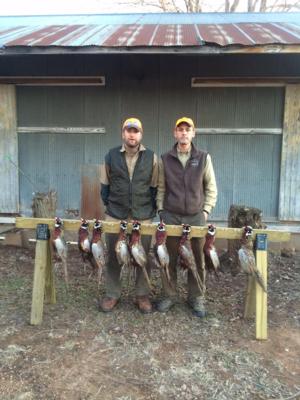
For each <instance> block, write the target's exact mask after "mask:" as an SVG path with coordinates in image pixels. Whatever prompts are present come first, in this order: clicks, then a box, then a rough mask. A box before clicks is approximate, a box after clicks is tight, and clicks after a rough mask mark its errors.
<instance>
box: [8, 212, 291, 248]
mask: <svg viewBox="0 0 300 400" xmlns="http://www.w3.org/2000/svg"><path fill="white" fill-rule="evenodd" d="M90 222H91V224H90V225H91V227H90V228H92V221H90ZM37 224H48V225H49V227H50V229H53V227H54V220H52V219H48V218H24V217H17V218H16V227H17V228H22V229H35V228H36V226H37ZM79 226H80V221H79V220H72V219H65V220H64V229H65V230H70V231H77V230H78V229H79ZM131 226H132V225H131V223H129V224H128V229H129V231H130V230H131ZM156 226H157V224H156V223H153V224H142V227H141V233H142V235H153V234H154V233H155V231H156ZM166 228H167V232H168V235H169V236H181V233H182V228H181V226H178V225H166ZM103 231H104V232H106V233H118V232H119V223H117V222H106V221H103ZM206 233H207V227H198V226H193V227H192V231H191V236H192V237H200V238H201V237H204V236H205V235H206ZM242 233H243V228H223V227H217V232H216V238H217V239H240V238H241V237H242ZM257 233H266V234H268V240H269V241H271V242H287V241H289V240H290V239H291V234H290V233H289V232H282V231H280V230H278V231H277V230H270V229H254V230H253V234H254V238H255V235H256V234H257Z"/></svg>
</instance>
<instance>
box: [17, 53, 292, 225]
mask: <svg viewBox="0 0 300 400" xmlns="http://www.w3.org/2000/svg"><path fill="white" fill-rule="evenodd" d="M57 57H58V56H55V57H53V59H51V58H50V59H48V60H47V62H48V63H47V64H45V65H43V61H42V60H41V59H39V60H37V63H36V66H37V71H38V72H37V75H38V74H41V75H42V74H43V73H44V74H48V75H64V74H66V75H67V74H69V75H75V74H78V75H105V77H106V86H105V87H25V86H24V87H18V88H17V100H18V126H19V127H20V126H27V127H28V126H44V127H45V126H46V127H47V126H49V127H51V126H52V127H53V126H63V127H65V126H72V127H75V126H78V127H93V126H94V127H104V128H105V130H106V133H105V134H78V133H76V134H70V133H68V134H65V133H64V134H57V133H43V134H42V133H40V134H39V133H30V132H29V133H19V163H20V167H21V168H22V169H23V170H24V171H25V172H26V174H27V175H28V177H29V178H30V179H31V180H32V181H33V182H34V183H35V186H36V188H38V190H40V191H46V190H49V189H52V188H54V189H56V190H57V191H58V194H59V196H58V198H59V204H58V207H59V212H60V213H61V215H71V214H72V210H78V209H79V208H80V168H81V165H85V164H97V163H102V162H103V160H104V155H105V153H106V152H107V150H108V149H109V148H110V147H113V146H116V145H118V144H119V143H120V126H121V123H122V121H123V120H124V118H126V117H128V116H137V117H139V118H141V119H142V121H143V123H144V131H145V133H144V143H145V144H146V145H147V146H150V147H151V148H153V150H155V151H156V152H157V153H158V154H161V153H163V152H164V151H166V150H168V149H169V148H170V147H171V146H172V145H173V136H172V131H173V126H174V122H175V120H176V119H177V118H178V117H179V116H182V115H189V116H191V117H192V118H194V120H195V123H196V125H197V127H199V128H211V127H213V128H217V127H222V128H251V127H254V128H274V129H276V128H282V121H283V108H284V88H280V87H269V88H258V87H257V88H247V87H240V88H213V89H212V88H191V77H192V76H199V75H200V74H203V71H204V70H205V71H208V69H207V68H208V67H210V69H209V71H210V72H211V71H214V72H213V74H220V71H221V70H220V71H219V72H218V69H220V68H221V66H222V62H221V61H222V60H224V65H225V70H226V71H227V75H228V74H229V71H231V73H232V70H230V68H229V64H228V63H229V61H228V59H226V58H222V59H220V58H219V59H216V58H215V64H212V60H208V59H205V58H201V57H182V56H181V57H174V56H173V57H171V56H148V55H145V56H141V55H139V56H137V55H126V56H110V57H106V58H99V59H97V58H95V62H94V63H91V62H90V61H88V59H87V58H85V57H83V58H80V57H79V58H78V59H77V61H78V62H77V63H74V62H73V63H72V62H71V58H67V59H66V60H65V62H64V64H63V65H62V64H61V63H59V62H58V58H57ZM51 60H53V61H51ZM97 61H98V62H97ZM265 63H266V61H265ZM240 64H241V65H246V62H245V61H244V59H243V58H241V61H240ZM250 64H251V63H250ZM279 64H280V63H279ZM268 65H269V68H270V70H271V69H272V68H274V62H273V61H272V60H271V59H270V62H269V64H268ZM231 66H232V67H233V70H234V69H235V70H237V65H236V62H231ZM250 66H251V65H250ZM29 67H30V65H29V63H28V64H26V65H25V70H26V69H27V71H28V73H29V70H30V68H29ZM252 67H253V65H252ZM292 68H293V67H292V66H291V69H292ZM260 69H261V64H260V63H259V62H258V67H257V74H259V73H260ZM254 73H255V70H254ZM252 75H253V73H252ZM281 140H282V137H281V135H276V134H274V135H264V134H258V135H245V134H241V135H237V134H224V135H213V134H205V133H204V134H198V135H197V137H196V143H197V145H198V146H199V147H201V148H203V149H206V150H208V151H209V152H210V153H211V155H212V158H213V161H214V165H215V170H216V176H217V181H218V187H219V200H218V205H217V207H216V209H215V210H214V213H213V218H215V219H218V220H226V218H227V213H228V209H229V207H230V205H231V204H232V203H238V204H241V203H242V204H247V205H249V206H257V207H259V208H261V209H262V210H263V213H264V216H265V218H266V219H268V220H276V219H277V218H278V199H279V183H280V158H281ZM32 191H33V188H32V187H30V184H29V183H28V180H27V179H26V178H25V177H24V176H22V175H20V203H21V210H22V211H23V212H24V213H30V203H31V198H32Z"/></svg>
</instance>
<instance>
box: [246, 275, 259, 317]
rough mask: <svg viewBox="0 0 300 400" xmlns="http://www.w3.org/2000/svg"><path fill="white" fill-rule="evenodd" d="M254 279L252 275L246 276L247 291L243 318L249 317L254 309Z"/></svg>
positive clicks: (253, 312)
mask: <svg viewBox="0 0 300 400" xmlns="http://www.w3.org/2000/svg"><path fill="white" fill-rule="evenodd" d="M255 285H256V283H255V279H254V277H253V276H248V283H247V291H246V301H245V310H244V318H251V317H252V316H253V315H254V314H255V311H256V290H255Z"/></svg>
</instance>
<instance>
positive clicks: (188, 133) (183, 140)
mask: <svg viewBox="0 0 300 400" xmlns="http://www.w3.org/2000/svg"><path fill="white" fill-rule="evenodd" d="M174 137H175V139H176V141H177V142H178V143H179V144H182V145H189V144H190V143H191V142H192V140H193V138H194V137H195V129H194V128H193V127H192V126H189V125H188V124H186V123H185V122H183V123H181V124H179V125H178V126H177V127H176V128H175V129H174Z"/></svg>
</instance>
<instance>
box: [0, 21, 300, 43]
mask: <svg viewBox="0 0 300 400" xmlns="http://www.w3.org/2000/svg"><path fill="white" fill-rule="evenodd" d="M270 44H280V45H299V44H300V13H281V14H277V13H276V14H275V13H274V14H244V13H238V14H233V13H231V14H223V13H220V14H216V13H213V14H117V15H85V16H48V17H43V16H42V17H41V16H35V17H0V47H2V48H12V47H15V46H26V47H27V48H28V47H29V48H34V47H39V48H41V47H43V48H45V47H49V46H51V47H52V46H59V47H86V46H97V47H105V48H120V47H122V48H124V47H125V48H126V47H130V48H131V47H145V48H149V47H162V48H165V47H174V46H175V47H200V46H204V45H217V46H230V45H240V46H259V45H270Z"/></svg>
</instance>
